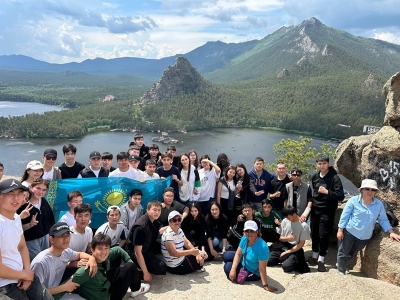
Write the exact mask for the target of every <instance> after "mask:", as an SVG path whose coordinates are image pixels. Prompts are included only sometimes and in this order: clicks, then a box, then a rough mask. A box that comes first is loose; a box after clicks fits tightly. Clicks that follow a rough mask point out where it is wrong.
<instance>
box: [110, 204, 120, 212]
mask: <svg viewBox="0 0 400 300" xmlns="http://www.w3.org/2000/svg"><path fill="white" fill-rule="evenodd" d="M112 209H116V210H118V211H119V213H121V209H120V208H119V206H116V205H111V206H109V207H108V208H107V214H108V213H109V212H110V211H111V210H112Z"/></svg>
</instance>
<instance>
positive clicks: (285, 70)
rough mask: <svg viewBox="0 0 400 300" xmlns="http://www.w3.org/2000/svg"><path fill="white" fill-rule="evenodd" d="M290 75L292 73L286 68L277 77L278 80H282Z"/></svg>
mask: <svg viewBox="0 0 400 300" xmlns="http://www.w3.org/2000/svg"><path fill="white" fill-rule="evenodd" d="M289 75H290V72H289V70H288V69H286V68H284V69H283V70H282V71H280V72H279V73H278V75H276V77H278V78H282V77H288V76H289Z"/></svg>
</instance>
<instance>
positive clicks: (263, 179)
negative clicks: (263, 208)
mask: <svg viewBox="0 0 400 300" xmlns="http://www.w3.org/2000/svg"><path fill="white" fill-rule="evenodd" d="M249 176H250V193H249V195H248V199H247V200H248V201H250V202H256V203H261V202H262V201H263V200H264V199H266V198H267V196H268V190H269V185H270V183H271V181H272V179H274V178H275V176H274V175H272V174H271V173H269V172H268V171H267V170H265V169H263V170H262V173H261V175H260V177H258V176H257V172H256V170H255V169H252V170H251V171H250V172H249ZM258 191H264V194H261V195H259V196H256V195H254V193H255V192H258Z"/></svg>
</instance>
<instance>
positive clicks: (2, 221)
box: [0, 179, 53, 300]
mask: <svg viewBox="0 0 400 300" xmlns="http://www.w3.org/2000/svg"><path fill="white" fill-rule="evenodd" d="M25 190H26V187H25V186H23V185H22V184H21V182H19V181H18V180H14V179H6V180H4V181H2V182H1V183H0V295H5V296H7V297H9V298H11V299H29V300H51V299H53V297H52V296H51V295H50V293H49V292H48V291H47V290H46V288H45V287H44V286H43V285H42V284H41V283H40V280H39V278H38V277H37V276H36V275H35V273H34V272H33V271H32V270H31V269H30V260H29V251H28V248H27V246H26V243H25V238H24V234H23V230H22V225H21V219H20V217H19V215H18V214H16V210H17V207H20V206H21V204H22V203H24V202H25V195H24V191H25Z"/></svg>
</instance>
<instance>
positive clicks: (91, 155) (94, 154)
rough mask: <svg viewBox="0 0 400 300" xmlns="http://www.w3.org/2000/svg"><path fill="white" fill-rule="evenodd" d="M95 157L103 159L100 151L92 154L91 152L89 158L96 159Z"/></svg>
mask: <svg viewBox="0 0 400 300" xmlns="http://www.w3.org/2000/svg"><path fill="white" fill-rule="evenodd" d="M95 157H99V158H101V154H100V152H99V151H92V152H90V155H89V158H95Z"/></svg>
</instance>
